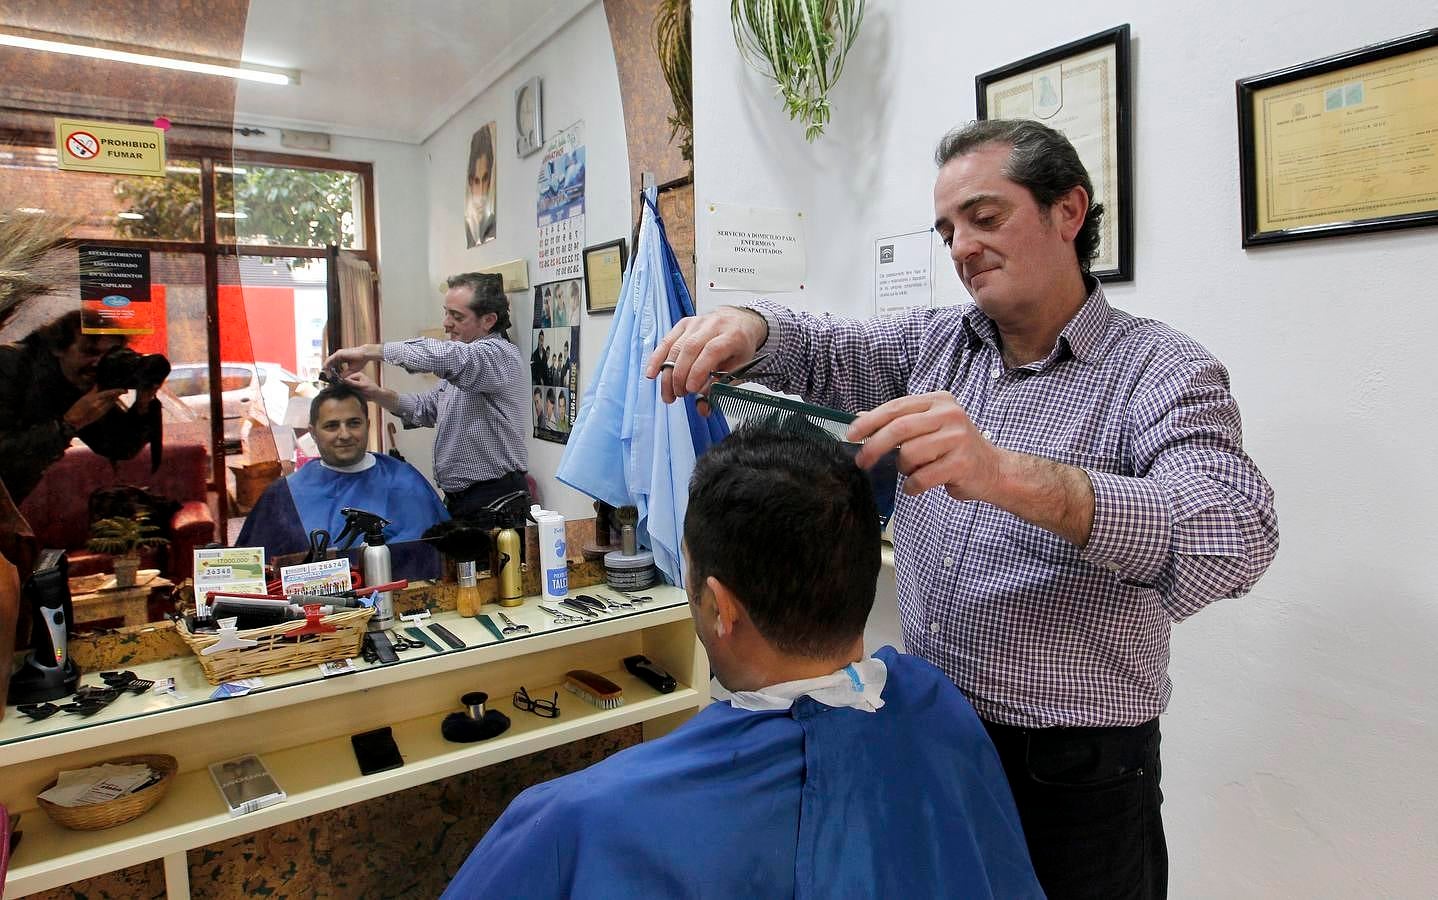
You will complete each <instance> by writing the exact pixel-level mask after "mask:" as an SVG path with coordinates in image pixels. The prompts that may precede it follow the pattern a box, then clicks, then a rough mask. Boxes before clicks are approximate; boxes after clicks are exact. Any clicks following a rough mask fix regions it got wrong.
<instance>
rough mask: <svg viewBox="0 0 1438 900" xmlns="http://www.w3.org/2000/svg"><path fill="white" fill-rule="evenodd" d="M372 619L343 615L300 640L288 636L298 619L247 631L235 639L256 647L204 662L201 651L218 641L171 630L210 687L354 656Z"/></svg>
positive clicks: (181, 628) (367, 612)
mask: <svg viewBox="0 0 1438 900" xmlns="http://www.w3.org/2000/svg"><path fill="white" fill-rule="evenodd" d="M372 615H374V610H373V609H369V608H365V609H345V610H341V611H339V612H335V613H331V614H329V615H327V616H325V617H324V618H323V619H321V620H320V621H321V622H324V623H325V624H326V625H333V626H335V630H334V631H326V632H323V633H321V634H305V635H301V636H299V637H297V638H292V637H287V635H288V634H289V633H290V632H291V631H296V630H298V629H299V628H301V627H303V626H304V624H305V621H304V620H303V619H295V620H294V621H292V622H284V623H282V624H279V625H268V626H266V627H264V628H250V629H247V630H245V631H241V632H240V633H239V635H240V637H242V638H251V639H253V640H256V641H259V643H258V644H256V645H255V646H253V647H239V648H235V649H233V650H221V651H219V652H218V653H211V654H209V655H208V656H206V655H205V654H204V653H202V652H201V651H202V650H204V649H205V648H206V647H208V646H210V645H211V644H214V643H216V642H217V641H219V639H220V638H219V636H218V635H214V634H191V633H190V630H189V629H188V628H187V627H185V622H184V621H183V620H181V621H180V622H179V623H178V624H177V625H176V629H175V630H177V631H178V632H179V633H180V637H182V638H184V640H185V643H186V644H189V645H190V649H191V650H193V651H195V658H196V659H198V660H199V661H200V668H201V669H203V670H204V672H205V678H206V679H208V680H209V682H210V684H221V683H223V682H226V681H237V680H239V679H241V678H254V677H257V676H260V675H274V674H276V673H278V672H288V671H290V670H291V669H301V668H304V667H305V666H316V665H319V664H320V663H324V662H331V661H333V660H337V659H349V658H350V657H353V656H359V653H360V643H361V642H362V641H363V640H364V633H365V626H366V625H368V624H369V619H370V616H372Z"/></svg>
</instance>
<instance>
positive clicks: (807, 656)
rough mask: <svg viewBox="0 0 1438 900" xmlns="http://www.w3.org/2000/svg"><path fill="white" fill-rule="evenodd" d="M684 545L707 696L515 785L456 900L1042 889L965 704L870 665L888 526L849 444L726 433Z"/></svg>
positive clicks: (887, 658)
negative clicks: (692, 711)
mask: <svg viewBox="0 0 1438 900" xmlns="http://www.w3.org/2000/svg"><path fill="white" fill-rule="evenodd" d="M684 545H685V558H686V562H687V574H686V581H687V591H688V593H689V609H690V613H691V614H692V615H693V617H694V622H695V628H696V629H697V631H698V634H699V639H700V641H702V642H703V644H704V647H705V649H706V650H707V651H708V655H709V661H710V665H711V668H712V669H713V672H714V677H715V678H716V679H717V681H718V686H716V687H715V688H714V697H715V700H716V702H715V703H713V704H711V705H710V706H709V707H707V708H706V709H704V710H703V711H702V712H700V713H699V714H698V715H696V716H695V717H694V718H692V719H690V720H689V721H688V722H687V723H686V724H684V725H683V726H682V727H680V728H679V729H677V730H675V731H674V732H672V733H670V734H668V735H666V736H664V737H661V738H659V739H657V740H653V741H650V742H648V743H644V744H640V745H638V746H635V747H631V748H629V749H628V750H625V751H624V752H622V753H619V754H616V755H615V756H612V757H610V758H609V759H607V760H604V761H603V762H600V763H597V764H596V765H593V766H591V767H590V768H588V769H586V770H584V771H582V772H576V773H574V774H571V775H567V776H565V777H563V778H559V779H556V780H554V781H550V782H548V783H545V784H541V785H538V786H536V787H532V788H530V789H529V790H527V791H525V792H524V793H523V794H521V795H520V796H519V797H518V798H516V799H515V801H514V802H513V803H512V804H511V805H510V807H509V809H508V810H506V811H505V813H504V815H503V816H501V817H500V819H499V821H497V822H496V823H495V824H494V826H493V827H492V828H491V829H490V830H489V832H488V833H487V834H486V835H485V836H484V839H483V840H482V841H480V843H479V845H478V846H477V847H476V848H475V849H474V851H473V853H471V854H470V857H469V859H468V861H467V862H466V863H465V864H464V866H463V867H462V868H461V869H460V871H459V873H458V874H457V875H456V876H455V878H454V880H453V881H452V882H451V884H450V886H449V889H448V891H447V892H446V894H445V896H446V897H677V896H686V897H700V896H703V897H793V896H833V897H991V896H992V897H1039V896H1042V893H1041V891H1040V890H1039V887H1038V883H1037V881H1036V880H1035V878H1034V874H1033V867H1032V866H1031V864H1030V862H1029V856H1028V850H1027V849H1026V846H1025V843H1024V836H1023V832H1022V830H1021V828H1020V825H1019V817H1018V813H1017V812H1016V810H1015V808H1014V801H1013V797H1012V795H1011V794H1010V793H1009V787H1008V782H1007V781H1006V780H1005V779H1004V772H1003V768H1002V767H1001V766H1000V764H999V758H998V755H997V754H996V753H995V751H994V748H993V745H992V744H991V743H990V742H989V738H988V736H987V734H986V733H985V732H984V728H983V726H982V725H981V724H980V723H979V720H978V717H977V716H975V714H974V711H973V709H972V708H970V706H969V704H968V701H967V700H965V699H964V697H963V695H962V694H960V693H959V691H958V689H957V688H956V687H954V685H953V684H952V683H951V682H950V681H949V680H948V679H947V678H945V677H944V675H943V673H942V672H940V671H939V670H938V669H936V668H934V667H933V666H931V665H929V664H928V663H927V662H924V661H923V660H921V659H919V658H917V657H913V656H909V655H907V654H902V653H898V652H896V651H894V650H893V648H890V647H885V648H883V649H882V650H880V651H878V653H876V654H875V655H874V656H872V657H869V656H866V655H865V653H864V648H863V637H864V624H865V622H866V620H867V619H868V616H869V610H870V607H871V606H872V605H873V600H874V587H875V582H876V580H877V577H878V573H879V565H880V559H879V524H878V514H877V512H876V510H875V507H874V499H873V496H872V493H871V490H870V487H869V482H868V479H867V477H866V476H865V475H864V473H863V472H861V471H860V470H859V469H858V468H856V467H855V465H854V463H853V461H852V460H851V458H850V457H849V455H848V454H846V453H845V452H844V451H843V449H842V447H841V445H840V444H839V443H838V442H836V441H832V440H828V439H827V438H818V439H816V438H813V437H808V436H801V435H798V434H789V433H781V432H776V431H764V430H756V429H750V428H744V429H740V430H739V431H736V432H735V433H734V434H733V435H732V436H731V437H729V438H728V439H726V440H725V441H724V442H723V443H722V444H720V445H718V446H717V447H715V448H713V449H711V450H709V451H708V452H707V453H706V454H705V455H704V456H702V457H701V458H700V459H699V461H698V464H697V465H696V466H695V470H694V476H693V480H692V481H691V482H690V487H689V507H688V513H687V517H686V521H685V524H684ZM578 702H582V701H579V700H570V701H569V703H570V704H574V703H578Z"/></svg>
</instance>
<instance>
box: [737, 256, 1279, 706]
mask: <svg viewBox="0 0 1438 900" xmlns="http://www.w3.org/2000/svg"><path fill="white" fill-rule="evenodd" d="M1091 286H1092V292H1091V293H1090V294H1089V296H1088V299H1087V300H1086V302H1085V303H1084V305H1083V306H1082V307H1081V308H1080V310H1079V312H1078V313H1077V314H1076V315H1075V316H1074V318H1073V319H1072V320H1071V321H1070V322H1069V323H1068V325H1067V326H1065V327H1064V329H1063V331H1062V332H1061V333H1060V335H1059V339H1058V342H1057V344H1056V346H1055V347H1054V349H1053V351H1052V352H1051V353H1050V354H1049V355H1048V356H1047V357H1046V358H1044V359H1042V360H1039V361H1038V362H1034V363H1031V364H1029V365H1026V366H1022V367H1019V368H1015V369H1008V368H1006V367H1005V364H1004V362H1003V358H1002V356H1001V355H1000V349H999V341H1000V338H999V334H998V331H997V329H996V328H995V326H994V324H993V322H992V321H990V320H989V319H988V317H986V316H985V315H984V314H983V313H982V312H980V311H979V310H978V308H977V307H975V306H973V305H972V304H969V305H965V306H961V307H949V308H946V309H918V310H914V311H912V312H910V313H909V314H907V315H904V316H900V317H895V318H886V319H873V320H868V321H862V322H861V321H852V320H845V319H839V318H834V317H831V316H828V315H825V316H813V315H809V314H806V313H797V312H793V311H790V310H787V309H785V308H783V307H781V306H778V305H777V304H773V303H770V302H768V301H760V302H759V303H756V304H754V307H753V308H754V309H755V310H756V311H758V312H760V313H761V314H762V315H763V316H764V317H765V319H766V320H767V321H768V322H769V339H768V342H767V343H766V344H765V348H764V349H766V350H769V351H772V352H774V353H775V354H776V358H775V359H772V360H771V363H770V366H769V368H771V369H774V368H777V370H778V376H777V377H776V378H774V379H772V380H771V381H770V382H769V383H770V386H771V387H774V388H776V389H778V390H783V391H787V392H791V393H797V394H800V395H802V396H804V397H805V398H806V399H808V400H810V401H812V402H816V403H822V404H825V405H829V406H833V407H837V408H840V409H846V410H849V411H852V412H858V411H862V410H867V409H872V408H874V407H876V406H878V405H880V404H882V403H884V402H886V401H889V400H892V399H894V398H896V397H900V396H903V395H905V394H921V393H926V392H928V391H937V390H946V391H950V392H952V393H953V394H954V396H955V397H956V398H957V399H958V401H959V403H960V404H961V405H962V406H963V408H964V409H965V411H966V412H967V413H968V415H969V417H970V418H971V419H972V420H973V422H974V424H975V425H976V426H977V427H978V428H979V429H980V430H982V431H983V433H984V435H985V437H987V438H988V439H989V440H990V441H991V442H993V443H994V444H996V445H997V446H999V447H1003V448H1006V449H1009V450H1016V451H1020V452H1023V453H1030V454H1033V455H1035V456H1041V457H1044V458H1046V459H1050V460H1054V461H1056V462H1059V463H1064V464H1067V465H1071V466H1076V467H1079V468H1082V469H1083V470H1084V471H1085V472H1087V473H1088V476H1089V479H1090V480H1091V481H1092V483H1093V491H1094V521H1093V529H1092V533H1091V535H1090V537H1089V541H1088V544H1087V545H1086V546H1085V547H1083V548H1082V549H1080V548H1078V547H1075V546H1074V545H1072V544H1070V543H1068V542H1067V541H1065V540H1064V539H1063V538H1061V537H1059V536H1058V535H1055V534H1053V533H1051V532H1049V531H1045V530H1044V529H1042V528H1039V527H1038V526H1036V525H1031V524H1029V523H1027V522H1025V521H1023V520H1022V519H1019V518H1018V517H1016V516H1014V515H1011V514H1010V513H1007V512H1005V511H1003V510H1001V509H999V508H997V507H995V506H992V505H990V504H988V503H981V502H973V501H969V502H964V501H958V500H954V499H952V498H951V497H949V495H948V494H947V493H946V492H944V491H943V490H941V489H934V490H930V491H927V492H925V493H924V494H922V495H921V496H918V497H906V496H904V495H903V494H902V493H901V494H900V495H899V500H898V505H897V509H896V512H895V518H894V559H895V569H896V575H897V580H898V594H899V598H898V599H899V615H900V620H901V623H902V627H903V633H904V641H905V643H906V644H907V645H908V649H909V651H910V652H913V653H916V654H918V655H919V656H922V657H924V658H925V659H927V660H929V661H931V662H932V663H934V664H935V665H936V666H938V667H939V668H940V669H942V670H943V671H944V672H945V673H946V674H948V676H949V677H950V678H952V679H953V680H954V682H955V683H956V684H957V685H958V686H959V687H960V688H961V689H962V690H963V691H964V693H965V694H967V695H968V697H969V699H970V700H971V701H972V702H973V705H974V708H975V709H976V710H977V711H978V712H979V714H980V715H981V716H983V717H984V718H986V719H989V720H990V721H994V722H999V723H1003V724H1007V725H1015V726H1022V727H1046V726H1057V725H1065V726H1075V725H1077V726H1094V725H1134V724H1138V723H1141V722H1145V721H1147V720H1149V719H1152V718H1154V717H1155V716H1157V715H1158V714H1159V713H1161V712H1162V711H1163V709H1164V707H1165V706H1166V705H1167V703H1168V698H1169V694H1170V692H1171V690H1172V686H1171V683H1170V681H1169V677H1168V658H1169V626H1170V625H1171V623H1173V622H1178V621H1181V620H1183V619H1184V618H1186V617H1188V616H1190V615H1192V614H1193V613H1195V612H1197V611H1198V610H1199V609H1201V608H1203V607H1204V606H1205V605H1206V604H1208V603H1210V602H1212V601H1213V600H1216V599H1218V598H1221V597H1237V596H1240V595H1242V594H1244V593H1246V592H1247V591H1248V590H1249V589H1250V588H1251V587H1252V586H1253V584H1254V583H1255V582H1256V581H1257V580H1258V578H1259V576H1260V575H1262V574H1263V572H1264V570H1265V569H1266V568H1267V567H1268V564H1269V563H1270V562H1271V561H1272V559H1273V556H1274V554H1275V553H1276V552H1277V549H1278V524H1277V518H1276V516H1275V514H1274V509H1273V491H1272V489H1271V488H1270V487H1269V485H1268V482H1267V481H1265V480H1264V478H1263V475H1262V474H1261V473H1260V472H1259V471H1258V468H1257V467H1256V466H1255V465H1254V463H1253V461H1252V460H1250V459H1249V458H1248V456H1247V455H1246V454H1245V453H1244V452H1243V438H1242V430H1241V425H1240V422H1239V414H1238V405H1237V404H1236V403H1235V402H1234V399H1233V397H1232V395H1230V394H1229V390H1228V372H1227V370H1226V369H1225V368H1224V367H1223V365H1222V364H1221V363H1219V362H1218V361H1217V360H1216V359H1214V358H1213V357H1212V356H1211V355H1210V354H1209V353H1208V352H1207V351H1206V350H1205V349H1204V348H1203V347H1201V346H1199V345H1198V344H1197V343H1196V342H1195V341H1194V340H1193V339H1191V338H1189V337H1187V336H1186V335H1183V334H1181V333H1179V332H1177V331H1175V330H1174V329H1172V328H1170V327H1168V326H1166V325H1164V324H1163V323H1161V322H1156V321H1153V320H1151V319H1139V318H1135V317H1134V316H1131V315H1129V314H1127V313H1124V312H1122V311H1120V310H1117V309H1113V308H1111V307H1110V306H1109V305H1108V303H1107V301H1105V300H1104V296H1103V290H1102V288H1101V287H1099V286H1098V284H1097V283H1096V282H1091Z"/></svg>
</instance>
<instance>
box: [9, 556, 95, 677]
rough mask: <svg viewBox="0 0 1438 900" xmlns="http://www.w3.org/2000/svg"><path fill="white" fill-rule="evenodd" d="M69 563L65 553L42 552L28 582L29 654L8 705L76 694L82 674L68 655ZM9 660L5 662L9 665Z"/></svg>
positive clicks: (71, 614)
mask: <svg viewBox="0 0 1438 900" xmlns="http://www.w3.org/2000/svg"><path fill="white" fill-rule="evenodd" d="M69 570H70V565H69V560H67V559H66V557H65V551H63V550H44V551H42V552H41V553H40V558H39V560H37V561H36V563H35V571H34V572H33V573H31V575H30V577H29V578H28V579H26V581H25V587H24V592H23V596H24V599H25V602H26V603H27V604H28V605H29V607H30V648H31V649H30V656H29V657H28V658H27V659H26V660H25V664H24V665H22V666H21V667H20V669H19V670H18V671H16V672H15V674H14V675H13V676H12V677H11V679H10V691H9V697H8V698H7V700H6V702H8V703H15V704H20V703H25V704H31V703H44V702H45V701H47V700H58V699H60V698H61V697H64V696H66V695H67V694H70V693H72V692H74V690H75V688H76V687H77V686H78V685H79V683H80V670H79V669H78V668H77V667H76V666H75V661H74V660H73V659H71V658H70V656H69V642H70V622H71V619H72V618H73V616H74V609H73V607H72V606H71V605H70V582H69V578H68V576H69V574H70V572H69ZM9 662H10V661H9V660H5V661H4V664H6V665H9Z"/></svg>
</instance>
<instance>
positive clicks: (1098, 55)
mask: <svg viewBox="0 0 1438 900" xmlns="http://www.w3.org/2000/svg"><path fill="white" fill-rule="evenodd" d="M974 82H975V88H976V89H977V93H978V112H979V118H980V119H1034V120H1037V121H1040V122H1043V123H1044V124H1045V125H1048V126H1049V127H1050V128H1053V129H1054V130H1055V131H1060V132H1062V133H1063V135H1064V137H1066V138H1068V139H1069V142H1070V143H1072V144H1073V145H1074V149H1075V150H1077V151H1078V155H1079V159H1080V160H1082V161H1083V164H1084V168H1086V169H1088V174H1089V178H1090V179H1092V180H1093V192H1094V196H1093V197H1092V198H1090V199H1091V201H1092V202H1096V203H1102V204H1103V208H1104V215H1103V221H1102V223H1101V225H1102V227H1101V228H1100V232H1099V247H1098V257H1097V258H1096V259H1095V260H1094V261H1093V267H1092V269H1091V271H1092V272H1093V274H1094V275H1096V276H1098V277H1099V278H1100V279H1102V280H1103V281H1109V282H1112V281H1132V280H1133V125H1132V122H1133V107H1132V101H1131V99H1130V97H1131V92H1130V90H1129V33H1128V26H1127V25H1120V26H1118V27H1117V28H1110V29H1109V30H1107V31H1100V32H1099V33H1098V34H1094V35H1090V36H1088V37H1086V38H1081V39H1079V40H1077V41H1074V42H1072V43H1069V44H1064V45H1063V46H1062V47H1056V48H1055V49H1053V50H1047V51H1045V52H1043V53H1039V54H1035V55H1034V56H1030V57H1028V58H1027V59H1021V60H1019V61H1018V62H1016V63H1012V64H1010V65H1007V66H1003V67H1002V68H998V69H994V70H992V71H989V72H984V73H983V74H981V75H979V76H978V77H976V78H975V79H974Z"/></svg>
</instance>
